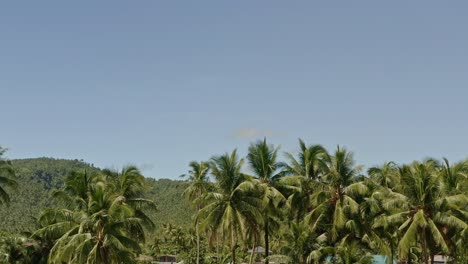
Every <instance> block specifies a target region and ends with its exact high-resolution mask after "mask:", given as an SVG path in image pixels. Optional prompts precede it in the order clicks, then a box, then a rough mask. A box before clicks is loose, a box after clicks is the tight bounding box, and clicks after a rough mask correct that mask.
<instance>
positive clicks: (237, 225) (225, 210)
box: [199, 150, 262, 264]
mask: <svg viewBox="0 0 468 264" xmlns="http://www.w3.org/2000/svg"><path fill="white" fill-rule="evenodd" d="M243 163H244V160H243V159H240V160H239V158H238V156H237V152H236V150H234V151H233V152H232V153H231V154H228V153H226V154H224V155H221V156H216V157H213V158H212V160H211V174H212V175H213V177H214V178H215V180H216V187H217V188H216V190H213V191H211V192H209V193H208V194H207V196H206V197H205V200H206V205H205V206H204V207H203V208H202V209H201V210H200V212H199V217H201V219H203V222H202V226H205V227H207V228H208V227H209V228H210V229H212V230H213V232H220V233H221V234H222V236H224V237H225V238H226V239H228V240H229V243H230V246H231V258H232V263H234V264H235V263H236V247H237V245H238V244H237V241H238V240H239V239H241V238H243V236H244V230H245V228H246V223H247V221H248V219H256V221H259V222H261V219H262V216H261V214H260V210H259V208H261V205H262V203H261V200H260V199H258V198H257V197H255V195H254V194H253V192H255V185H254V183H253V181H252V179H251V177H249V176H247V175H245V174H243V173H242V172H241V169H242V165H243Z"/></svg>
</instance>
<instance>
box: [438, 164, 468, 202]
mask: <svg viewBox="0 0 468 264" xmlns="http://www.w3.org/2000/svg"><path fill="white" fill-rule="evenodd" d="M439 177H440V180H441V188H442V189H443V192H444V193H445V194H461V193H465V194H466V193H468V186H467V185H468V160H465V161H461V162H458V163H455V164H453V165H451V164H450V162H449V161H448V160H447V159H446V158H443V164H442V166H441V168H440V170H439Z"/></svg>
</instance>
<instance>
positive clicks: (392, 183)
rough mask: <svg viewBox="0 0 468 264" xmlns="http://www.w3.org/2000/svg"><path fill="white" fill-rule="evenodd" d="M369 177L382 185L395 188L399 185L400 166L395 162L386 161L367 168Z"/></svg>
mask: <svg viewBox="0 0 468 264" xmlns="http://www.w3.org/2000/svg"><path fill="white" fill-rule="evenodd" d="M367 173H368V174H369V177H370V178H371V179H372V180H374V181H375V182H376V183H378V184H379V185H380V186H382V187H385V188H389V189H392V190H393V189H394V188H395V187H396V186H398V185H399V179H400V178H399V175H398V166H397V165H396V164H395V163H394V162H391V161H390V162H385V163H384V164H383V165H382V166H380V167H371V168H369V170H367Z"/></svg>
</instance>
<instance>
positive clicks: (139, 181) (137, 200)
mask: <svg viewBox="0 0 468 264" xmlns="http://www.w3.org/2000/svg"><path fill="white" fill-rule="evenodd" d="M102 177H104V179H105V180H106V181H107V182H108V183H109V184H110V187H111V190H110V191H111V192H113V193H115V194H116V195H118V196H120V197H121V198H122V199H123V200H124V202H125V203H126V204H128V205H129V206H131V207H132V209H133V210H134V213H135V216H136V217H138V218H139V219H140V220H141V223H142V224H143V225H144V226H145V227H146V228H148V229H152V228H154V227H155V226H154V223H153V221H152V220H151V218H150V217H149V216H148V215H147V214H146V213H145V212H146V211H149V210H155V209H156V205H155V203H154V201H152V200H149V199H146V198H144V193H145V191H146V190H147V188H148V186H147V185H146V181H145V177H144V176H143V175H142V174H141V172H140V170H139V169H138V168H137V167H135V166H126V167H124V168H122V170H121V171H120V172H117V171H112V170H108V169H105V170H103V172H102ZM136 231H137V230H135V232H136ZM138 235H139V236H143V238H142V239H143V240H144V239H145V238H144V232H141V233H139V234H138Z"/></svg>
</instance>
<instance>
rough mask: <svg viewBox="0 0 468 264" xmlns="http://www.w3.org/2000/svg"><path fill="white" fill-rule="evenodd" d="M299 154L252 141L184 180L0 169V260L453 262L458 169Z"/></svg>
mask: <svg viewBox="0 0 468 264" xmlns="http://www.w3.org/2000/svg"><path fill="white" fill-rule="evenodd" d="M299 147H300V151H299V152H298V153H285V154H284V157H285V159H284V160H282V159H281V157H282V156H283V155H282V154H281V153H280V150H279V148H278V147H275V146H273V145H270V144H268V143H267V141H266V139H264V140H262V141H258V142H254V143H252V144H251V145H250V147H249V148H248V154H247V156H246V158H245V159H244V158H242V157H240V156H239V155H238V152H237V151H236V150H234V151H232V152H231V153H226V154H223V155H218V156H213V157H212V158H211V159H210V160H208V161H204V162H191V163H190V164H189V171H188V173H187V175H184V176H185V178H186V180H185V181H172V180H164V179H163V180H154V179H149V178H144V177H143V175H142V174H141V173H140V171H139V170H138V169H137V168H136V167H131V166H130V167H126V168H124V169H123V170H122V171H120V172H116V171H111V170H106V169H104V170H102V169H99V168H96V167H94V166H93V165H91V164H86V163H84V162H82V161H78V160H74V161H73V160H55V159H48V158H41V159H28V160H15V161H8V160H6V159H5V158H3V159H0V187H1V189H0V198H1V201H2V203H3V204H2V206H1V207H0V219H1V220H2V221H3V231H2V233H0V262H1V263H138V262H140V263H144V262H148V261H151V259H152V257H158V256H162V255H177V257H178V259H179V261H180V260H184V261H185V263H197V264H200V263H202V264H205V263H206V264H211V263H228V262H231V263H241V262H247V263H254V262H257V261H261V260H264V261H265V262H266V263H268V262H269V261H270V263H271V262H275V263H299V264H301V263H372V258H373V255H384V256H387V257H388V258H387V260H388V261H389V263H390V261H391V260H392V259H398V260H404V261H407V262H409V263H431V262H432V260H433V257H434V255H447V256H449V257H450V261H451V263H466V261H467V260H468V250H467V248H466V245H467V244H468V223H467V222H468V195H467V194H468V160H465V161H461V162H457V163H453V164H452V163H450V162H449V161H448V160H446V159H443V160H435V159H426V160H423V161H414V162H412V163H409V164H402V165H399V164H395V163H393V162H387V163H384V164H383V165H382V166H378V167H372V168H369V169H368V170H367V171H365V170H364V169H363V167H362V166H358V165H356V164H355V160H354V156H353V153H352V152H350V151H348V150H346V149H345V148H342V147H337V148H336V149H335V150H334V151H333V152H329V151H327V150H326V149H325V148H323V147H322V146H320V145H310V146H308V145H306V144H305V142H303V141H302V140H300V141H299ZM3 153H4V150H2V151H1V152H0V154H2V155H3ZM15 186H16V188H15ZM184 197H185V198H184ZM8 205H9V206H8ZM155 206H156V207H157V210H155ZM259 246H261V247H263V248H264V249H265V251H264V252H260V253H259V252H255V249H257V248H258V247H259Z"/></svg>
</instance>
